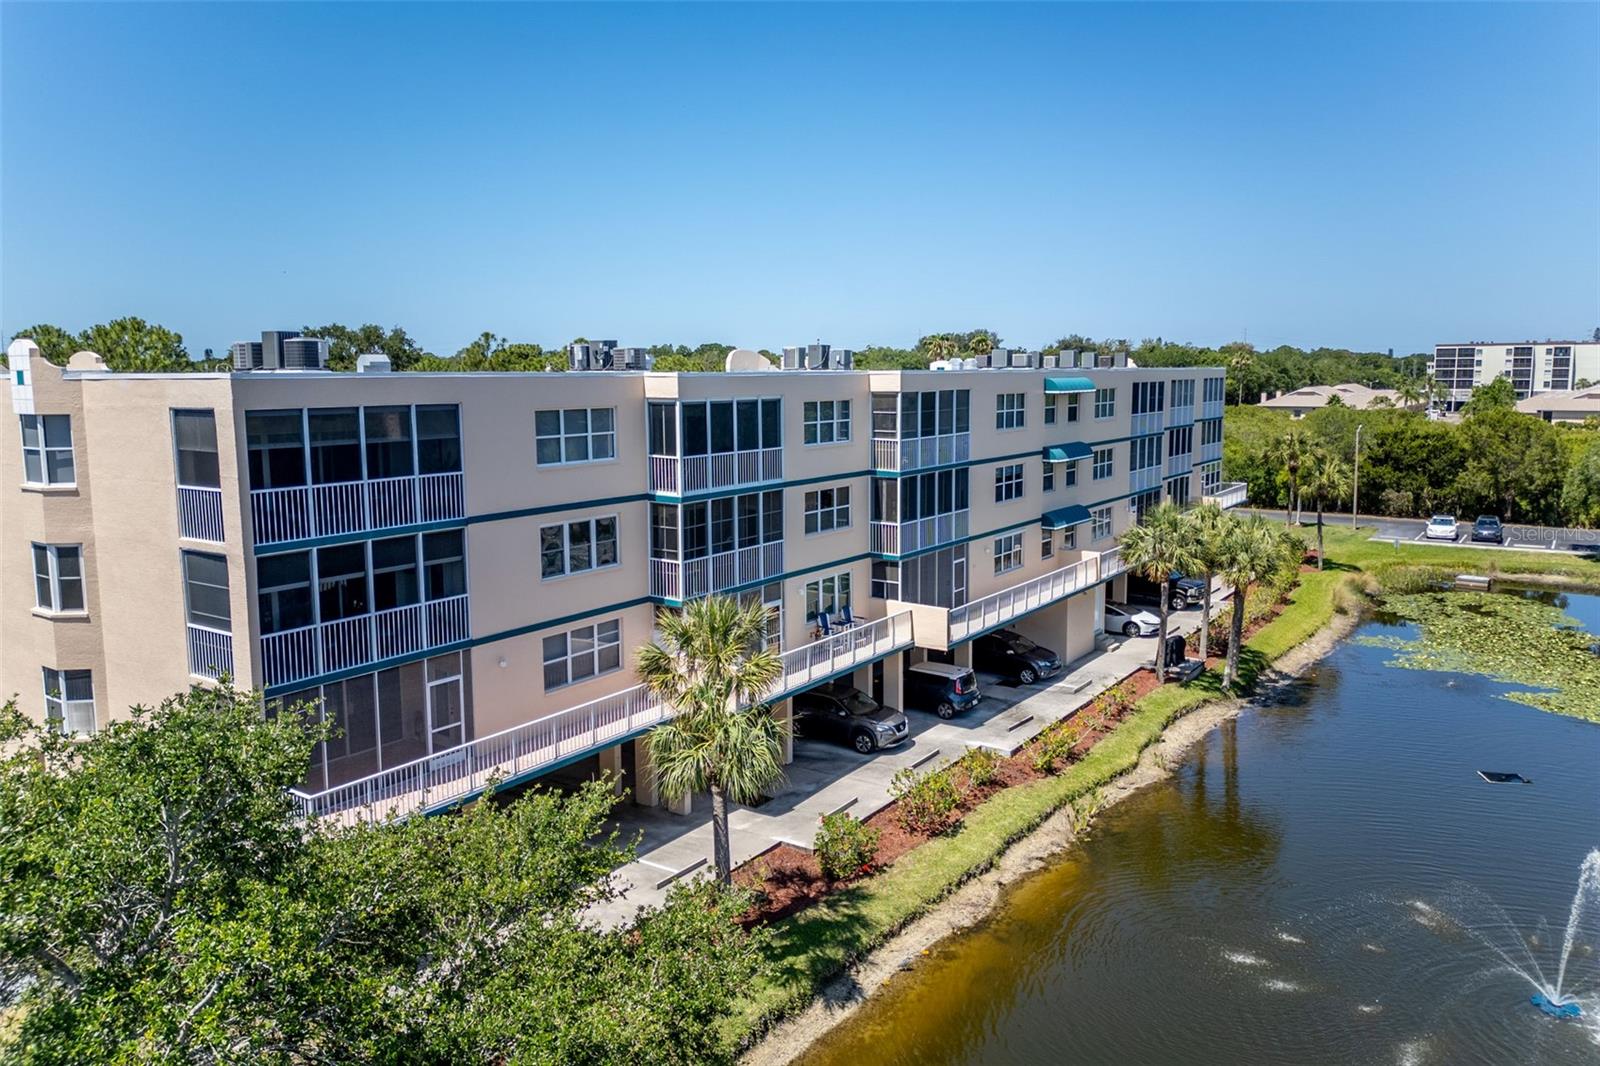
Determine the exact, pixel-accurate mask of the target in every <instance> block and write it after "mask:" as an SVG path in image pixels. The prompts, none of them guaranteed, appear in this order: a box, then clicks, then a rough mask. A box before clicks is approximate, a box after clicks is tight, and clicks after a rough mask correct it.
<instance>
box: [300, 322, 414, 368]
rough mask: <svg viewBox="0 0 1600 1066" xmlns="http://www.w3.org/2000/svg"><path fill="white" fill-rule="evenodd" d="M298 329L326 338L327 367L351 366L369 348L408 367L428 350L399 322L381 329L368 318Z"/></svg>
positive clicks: (352, 366)
mask: <svg viewBox="0 0 1600 1066" xmlns="http://www.w3.org/2000/svg"><path fill="white" fill-rule="evenodd" d="M300 332H301V333H303V334H305V335H306V336H307V337H325V338H327V340H328V342H329V343H328V368H329V369H330V370H354V369H355V368H356V356H358V355H365V354H366V353H368V352H382V353H383V354H384V355H387V356H388V357H389V362H390V364H391V365H392V366H393V367H394V369H396V370H410V369H412V367H413V365H414V364H415V363H416V362H417V361H418V360H420V359H422V358H423V357H424V356H426V355H428V354H429V353H428V352H425V351H423V350H422V346H421V345H419V344H418V343H417V342H416V341H414V340H412V339H411V338H410V337H409V336H408V335H407V334H406V331H405V330H403V329H401V328H400V327H399V326H391V327H390V328H389V329H384V328H383V327H382V326H379V325H376V324H374V323H371V322H368V323H367V324H366V325H364V326H355V327H351V326H341V325H339V324H338V323H337V322H333V323H329V324H328V325H326V326H305V327H303V328H302V329H301V331H300Z"/></svg>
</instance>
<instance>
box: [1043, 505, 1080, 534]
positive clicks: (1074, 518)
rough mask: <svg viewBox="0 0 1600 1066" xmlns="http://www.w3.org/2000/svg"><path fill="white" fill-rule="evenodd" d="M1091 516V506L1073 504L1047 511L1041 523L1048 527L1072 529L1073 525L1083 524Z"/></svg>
mask: <svg viewBox="0 0 1600 1066" xmlns="http://www.w3.org/2000/svg"><path fill="white" fill-rule="evenodd" d="M1089 518H1090V515H1089V508H1087V507H1084V506H1082V505H1081V504H1073V505H1072V506H1071V507H1062V508H1060V509H1059V510H1055V511H1046V512H1045V513H1044V517H1043V518H1041V519H1039V524H1040V525H1042V526H1044V528H1046V529H1070V528H1071V527H1072V526H1081V525H1083V524H1084V523H1085V522H1087V521H1089Z"/></svg>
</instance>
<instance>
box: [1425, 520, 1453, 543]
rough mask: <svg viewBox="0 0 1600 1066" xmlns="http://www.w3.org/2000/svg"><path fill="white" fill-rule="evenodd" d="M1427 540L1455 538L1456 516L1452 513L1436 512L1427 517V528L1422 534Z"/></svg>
mask: <svg viewBox="0 0 1600 1066" xmlns="http://www.w3.org/2000/svg"><path fill="white" fill-rule="evenodd" d="M1422 535H1423V536H1424V537H1427V538H1428V539H1429V540H1455V539H1456V516H1455V515H1453V514H1436V515H1434V516H1433V517H1432V518H1430V519H1428V528H1427V529H1426V530H1425V531H1424V532H1423V534H1422Z"/></svg>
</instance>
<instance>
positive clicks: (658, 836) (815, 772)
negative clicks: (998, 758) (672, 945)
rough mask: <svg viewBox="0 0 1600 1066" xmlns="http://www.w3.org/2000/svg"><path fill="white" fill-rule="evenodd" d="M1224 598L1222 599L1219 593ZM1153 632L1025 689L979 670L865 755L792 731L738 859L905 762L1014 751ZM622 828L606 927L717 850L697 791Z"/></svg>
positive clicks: (735, 840) (792, 839) (868, 808)
mask: <svg viewBox="0 0 1600 1066" xmlns="http://www.w3.org/2000/svg"><path fill="white" fill-rule="evenodd" d="M1218 602H1219V603H1220V602H1221V598H1220V597H1219V598H1218ZM1199 622H1200V612H1199V610H1198V609H1194V610H1187V611H1182V612H1178V613H1175V614H1174V615H1173V631H1174V632H1177V633H1189V632H1192V631H1193V630H1194V629H1196V628H1198V627H1199ZM1155 643H1156V642H1155V639H1154V638H1152V637H1142V638H1132V639H1124V638H1121V637H1111V636H1106V637H1103V638H1102V641H1101V647H1100V648H1099V650H1097V651H1096V652H1094V653H1092V654H1090V655H1087V656H1085V657H1083V658H1082V659H1079V660H1078V661H1076V662H1073V663H1068V664H1067V665H1066V667H1065V668H1064V669H1063V670H1062V671H1061V673H1059V674H1057V675H1056V676H1055V677H1054V678H1051V679H1050V680H1049V681H1044V682H1036V683H1034V684H1032V685H1027V686H1022V685H1013V684H1008V683H1007V682H1004V681H1002V680H1001V679H1000V678H999V677H998V676H996V675H993V674H989V673H983V672H980V673H979V674H978V679H979V687H980V689H981V691H982V692H983V699H982V700H981V701H980V702H979V704H978V705H977V706H976V707H974V708H972V709H971V710H969V711H966V712H964V713H961V714H958V715H956V716H955V717H954V718H952V719H949V720H948V721H946V720H941V719H940V718H939V717H938V716H937V715H935V714H932V713H929V712H924V711H917V710H907V711H906V712H905V714H906V718H907V719H908V721H909V724H910V731H909V735H908V739H907V740H905V741H904V742H902V743H900V744H899V745H896V746H895V747H892V748H886V749H883V750H880V751H876V752H873V753H871V754H867V755H862V754H860V753H858V752H856V751H854V750H853V749H851V748H850V747H848V746H847V745H845V744H842V743H832V742H829V741H825V740H818V739H808V738H804V737H796V738H795V739H794V761H793V763H791V764H790V765H788V766H786V767H785V768H784V771H785V777H784V780H783V781H782V782H780V783H779V784H778V785H776V786H775V787H774V788H773V790H772V795H771V797H770V798H769V799H767V800H766V801H765V802H763V803H761V804H760V805H758V806H755V807H745V806H741V805H737V804H735V805H733V806H732V808H731V812H730V815H729V819H728V821H729V836H730V838H731V844H732V849H733V862H734V864H735V865H739V864H741V863H744V862H747V861H748V860H750V859H752V858H754V857H755V856H757V855H759V854H761V853H762V852H764V851H767V850H769V849H770V848H772V847H774V846H776V845H778V844H783V843H788V844H794V845H797V846H800V847H805V848H809V847H810V846H811V841H812V838H813V837H814V836H815V834H816V829H817V821H818V819H819V818H821V816H822V815H824V814H831V813H833V812H835V811H841V810H848V811H849V812H850V813H851V814H853V815H855V816H856V817H858V818H865V817H868V816H869V815H871V814H874V813H876V812H877V811H879V810H882V809H883V808H884V807H885V806H887V805H888V803H889V800H890V796H889V786H890V781H891V780H892V779H893V777H894V775H895V774H896V773H898V772H899V771H900V770H902V769H904V768H905V767H908V766H909V767H916V768H925V767H935V766H939V765H942V764H944V763H946V762H949V761H951V760H954V759H958V758H960V757H961V756H962V755H963V754H965V753H966V751H967V749H968V748H970V747H978V746H981V747H988V748H993V749H994V750H996V751H1000V752H1002V753H1006V754H1009V753H1011V752H1014V751H1016V750H1017V749H1018V748H1020V747H1021V746H1022V745H1023V744H1025V743H1027V742H1028V741H1029V740H1031V739H1032V738H1033V737H1034V736H1036V735H1037V734H1038V733H1039V731H1040V730H1042V729H1043V728H1044V727H1045V726H1047V725H1049V724H1050V723H1052V722H1054V721H1057V720H1059V719H1062V718H1065V717H1067V716H1069V715H1070V714H1072V713H1073V712H1074V711H1076V710H1077V709H1078V708H1080V707H1082V706H1084V705H1085V704H1087V703H1088V702H1089V701H1090V700H1091V699H1093V698H1094V697H1095V696H1096V695H1098V694H1099V693H1100V692H1102V691H1104V690H1105V689H1106V688H1108V687H1110V686H1111V685H1114V684H1116V683H1117V682H1118V681H1120V680H1122V679H1123V678H1124V677H1126V676H1128V674H1130V673H1132V672H1133V671H1134V670H1136V669H1138V668H1139V667H1140V666H1143V665H1146V664H1148V663H1149V662H1150V661H1151V660H1152V659H1153V657H1154V655H1155ZM615 824H616V828H617V829H618V830H619V831H621V833H622V834H623V836H624V838H628V839H631V838H632V837H634V836H638V837H639V842H638V850H637V855H638V857H637V859H636V860H635V861H633V862H631V863H629V864H628V865H626V866H624V867H622V868H621V869H620V870H618V871H617V877H618V878H619V879H620V881H621V882H622V885H623V886H624V888H625V895H624V897H623V898H621V899H619V900H615V901H613V902H612V903H610V904H608V905H607V906H605V907H602V908H596V910H595V912H594V917H596V918H597V919H598V920H600V921H602V922H604V923H608V924H610V923H621V922H624V921H626V920H627V919H628V918H629V917H630V916H631V915H632V913H633V911H634V910H635V908H637V907H638V906H640V905H642V904H652V903H659V902H661V901H662V900H663V899H664V898H665V896H666V892H667V890H668V888H669V886H670V885H671V884H672V883H674V882H675V881H677V880H680V879H682V878H686V877H693V876H697V875H699V874H701V873H702V872H703V871H704V870H705V869H706V867H707V865H708V861H709V856H710V854H711V826H710V798H709V797H708V796H704V795H701V796H696V797H694V799H693V802H692V805H691V808H690V812H689V813H688V814H687V815H680V814H674V813H671V812H670V811H667V810H665V809H663V808H659V807H638V806H633V805H631V804H626V803H625V804H623V805H621V806H620V807H619V808H618V810H617V817H616V823H615Z"/></svg>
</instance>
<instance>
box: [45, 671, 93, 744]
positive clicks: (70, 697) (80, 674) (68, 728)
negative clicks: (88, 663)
mask: <svg viewBox="0 0 1600 1066" xmlns="http://www.w3.org/2000/svg"><path fill="white" fill-rule="evenodd" d="M44 716H45V721H46V723H47V724H48V725H49V727H50V728H51V729H52V730H54V731H55V732H57V733H93V732H94V731H95V724H96V723H95V714H94V676H93V674H92V673H91V672H90V671H88V670H52V669H50V667H48V666H47V667H45V668H44Z"/></svg>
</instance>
